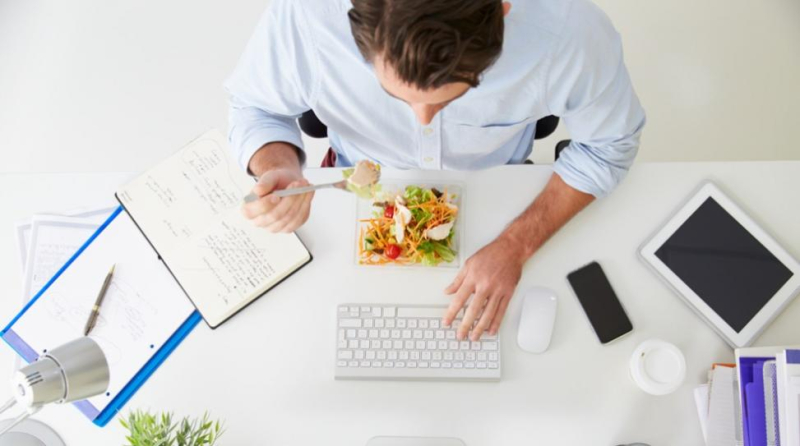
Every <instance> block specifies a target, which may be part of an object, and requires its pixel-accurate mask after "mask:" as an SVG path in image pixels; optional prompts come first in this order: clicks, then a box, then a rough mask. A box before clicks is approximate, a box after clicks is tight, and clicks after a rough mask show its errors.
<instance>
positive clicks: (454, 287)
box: [444, 267, 467, 294]
mask: <svg viewBox="0 0 800 446" xmlns="http://www.w3.org/2000/svg"><path fill="white" fill-rule="evenodd" d="M465 277H467V268H466V267H464V268H461V271H459V272H458V275H456V278H455V279H453V282H452V283H450V285H448V286H447V288H445V289H444V294H453V293H455V292H456V291H458V289H459V288H460V287H461V284H462V283H464V278H465Z"/></svg>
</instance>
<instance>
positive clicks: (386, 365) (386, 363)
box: [383, 361, 394, 369]
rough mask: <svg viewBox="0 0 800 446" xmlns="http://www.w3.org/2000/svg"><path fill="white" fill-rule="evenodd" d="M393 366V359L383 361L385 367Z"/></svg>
mask: <svg viewBox="0 0 800 446" xmlns="http://www.w3.org/2000/svg"><path fill="white" fill-rule="evenodd" d="M392 367H394V363H393V362H392V361H386V362H384V363H383V368H385V369H390V368H392Z"/></svg>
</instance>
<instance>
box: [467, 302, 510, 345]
mask: <svg viewBox="0 0 800 446" xmlns="http://www.w3.org/2000/svg"><path fill="white" fill-rule="evenodd" d="M502 300H503V296H502V295H495V296H493V297H490V298H489V302H488V303H487V304H486V307H485V308H484V309H483V314H481V318H480V320H479V321H478V325H476V326H475V328H473V329H472V340H473V341H477V340H478V339H480V338H481V335H482V334H483V332H484V331H486V329H487V328H489V325H490V324H491V323H492V321H493V320H494V315H495V314H496V313H497V308H498V306H499V305H500V301H502Z"/></svg>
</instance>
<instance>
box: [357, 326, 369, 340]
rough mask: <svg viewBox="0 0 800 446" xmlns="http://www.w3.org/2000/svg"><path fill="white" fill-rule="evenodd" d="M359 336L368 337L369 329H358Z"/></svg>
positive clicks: (361, 337) (360, 337)
mask: <svg viewBox="0 0 800 446" xmlns="http://www.w3.org/2000/svg"><path fill="white" fill-rule="evenodd" d="M358 337H359V339H364V338H366V337H367V330H365V329H363V328H362V329H361V330H358Z"/></svg>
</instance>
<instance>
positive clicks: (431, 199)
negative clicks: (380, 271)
mask: <svg viewBox="0 0 800 446" xmlns="http://www.w3.org/2000/svg"><path fill="white" fill-rule="evenodd" d="M383 195H384V197H383V199H379V198H376V199H374V200H373V203H372V207H373V213H372V217H371V218H367V219H363V220H359V225H360V229H359V237H358V262H359V263H360V264H362V265H384V264H400V265H413V264H422V265H425V266H436V265H439V264H440V263H443V262H444V263H449V262H452V261H453V260H455V258H456V252H455V250H454V246H455V244H454V240H453V238H454V236H455V230H454V227H455V222H456V218H457V217H458V206H456V204H455V200H456V196H455V195H454V194H450V193H448V192H447V190H446V189H445V190H443V191H440V190H438V189H436V188H425V187H419V186H408V187H406V188H405V189H404V190H403V191H402V192H401V193H397V194H395V195H394V196H387V195H386V194H383Z"/></svg>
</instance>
